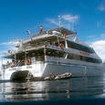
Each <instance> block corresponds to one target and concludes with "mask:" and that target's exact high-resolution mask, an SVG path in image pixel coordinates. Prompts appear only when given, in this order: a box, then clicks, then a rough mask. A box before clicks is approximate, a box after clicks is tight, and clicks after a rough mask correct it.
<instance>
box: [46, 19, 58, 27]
mask: <svg viewBox="0 0 105 105" xmlns="http://www.w3.org/2000/svg"><path fill="white" fill-rule="evenodd" d="M46 20H47V21H49V22H50V23H52V24H54V25H56V26H58V25H59V24H58V21H57V20H56V19H50V18H47V19H46Z"/></svg>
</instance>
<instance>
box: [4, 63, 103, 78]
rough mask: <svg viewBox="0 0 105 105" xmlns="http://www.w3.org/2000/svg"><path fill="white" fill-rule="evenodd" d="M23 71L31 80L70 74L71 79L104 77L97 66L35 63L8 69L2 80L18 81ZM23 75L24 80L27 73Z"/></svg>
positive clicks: (101, 69)
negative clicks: (16, 79) (14, 79)
mask: <svg viewBox="0 0 105 105" xmlns="http://www.w3.org/2000/svg"><path fill="white" fill-rule="evenodd" d="M25 71H28V72H29V73H31V74H32V77H33V78H44V77H46V76H51V75H60V74H64V73H71V74H72V77H81V76H104V75H105V72H104V69H103V68H102V67H101V66H99V67H98V66H84V65H77V64H60V63H56V64H54V63H37V64H33V65H27V66H23V67H16V68H8V69H7V70H5V72H4V74H3V76H2V79H3V80H11V79H12V78H16V77H18V79H19V78H20V77H22V75H20V74H21V73H23V72H24V73H25ZM16 73H17V75H16ZM24 73H23V74H24ZM19 75H20V76H19ZM24 75H25V77H26V78H28V77H27V75H28V73H26V74H24ZM24 75H23V77H24ZM15 76H16V77H15Z"/></svg>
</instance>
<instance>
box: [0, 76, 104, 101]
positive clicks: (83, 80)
mask: <svg viewBox="0 0 105 105" xmlns="http://www.w3.org/2000/svg"><path fill="white" fill-rule="evenodd" d="M88 98H94V99H96V98H105V78H102V77H80V78H70V79H65V80H53V81H27V82H10V81H4V82H3V81H1V83H0V101H1V102H17V101H49V100H73V99H88Z"/></svg>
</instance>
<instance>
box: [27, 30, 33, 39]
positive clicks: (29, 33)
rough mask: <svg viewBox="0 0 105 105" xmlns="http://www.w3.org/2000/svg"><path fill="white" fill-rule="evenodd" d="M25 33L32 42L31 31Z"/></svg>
mask: <svg viewBox="0 0 105 105" xmlns="http://www.w3.org/2000/svg"><path fill="white" fill-rule="evenodd" d="M26 32H27V34H28V35H29V36H30V38H31V41H32V36H31V31H30V30H27V31H26Z"/></svg>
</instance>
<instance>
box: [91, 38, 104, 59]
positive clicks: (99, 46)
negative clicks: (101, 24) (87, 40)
mask: <svg viewBox="0 0 105 105" xmlns="http://www.w3.org/2000/svg"><path fill="white" fill-rule="evenodd" d="M90 46H91V47H93V48H94V50H95V51H96V53H97V54H98V55H99V56H100V57H101V59H102V60H103V61H105V40H98V41H94V42H92V43H91V45H90Z"/></svg>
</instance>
